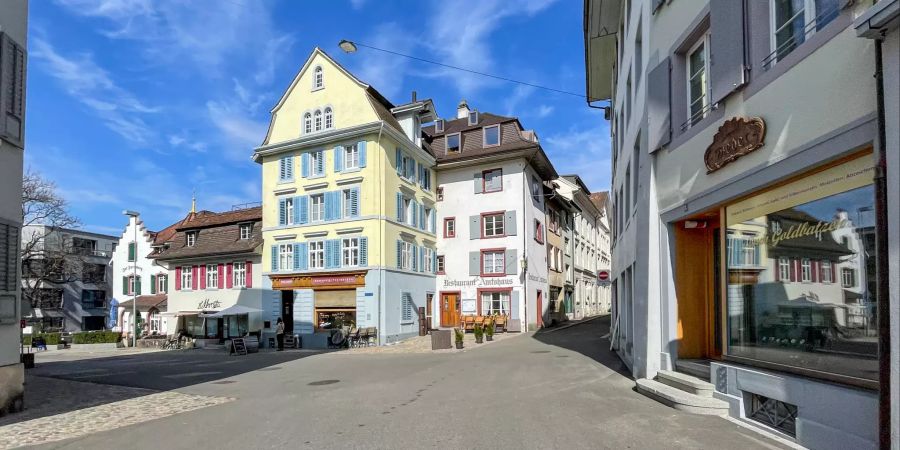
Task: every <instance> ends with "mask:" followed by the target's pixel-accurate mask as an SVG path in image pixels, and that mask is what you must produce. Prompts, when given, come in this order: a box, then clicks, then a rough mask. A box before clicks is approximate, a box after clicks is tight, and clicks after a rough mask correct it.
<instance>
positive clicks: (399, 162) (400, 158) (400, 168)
mask: <svg viewBox="0 0 900 450" xmlns="http://www.w3.org/2000/svg"><path fill="white" fill-rule="evenodd" d="M397 175H403V154H402V153H401V152H400V147H397Z"/></svg>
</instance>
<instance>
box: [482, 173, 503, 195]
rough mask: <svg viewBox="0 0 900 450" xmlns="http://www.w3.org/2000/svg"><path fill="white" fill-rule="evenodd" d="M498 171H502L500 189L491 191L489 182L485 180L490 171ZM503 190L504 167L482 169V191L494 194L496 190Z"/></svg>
mask: <svg viewBox="0 0 900 450" xmlns="http://www.w3.org/2000/svg"><path fill="white" fill-rule="evenodd" d="M497 171H499V172H500V189H496V190H493V191H489V190H487V183H486V182H485V181H484V179H485V175H487V174H488V172H497ZM501 191H503V168H496V169H488V170H482V171H481V193H483V194H492V193H494V192H501Z"/></svg>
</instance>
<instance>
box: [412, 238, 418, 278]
mask: <svg viewBox="0 0 900 450" xmlns="http://www.w3.org/2000/svg"><path fill="white" fill-rule="evenodd" d="M412 270H413V272H417V271H418V270H419V247H418V246H416V245H413V246H412Z"/></svg>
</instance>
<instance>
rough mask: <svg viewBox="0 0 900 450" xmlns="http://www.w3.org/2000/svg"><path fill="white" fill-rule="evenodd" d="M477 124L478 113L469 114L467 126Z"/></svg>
mask: <svg viewBox="0 0 900 450" xmlns="http://www.w3.org/2000/svg"><path fill="white" fill-rule="evenodd" d="M477 124H478V111H471V112H469V125H470V126H471V125H477Z"/></svg>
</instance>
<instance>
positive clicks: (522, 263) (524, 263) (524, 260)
mask: <svg viewBox="0 0 900 450" xmlns="http://www.w3.org/2000/svg"><path fill="white" fill-rule="evenodd" d="M519 265H520V266H521V267H522V271H523V272H528V258H526V257H524V256H523V257H522V260H521V261H519Z"/></svg>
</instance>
